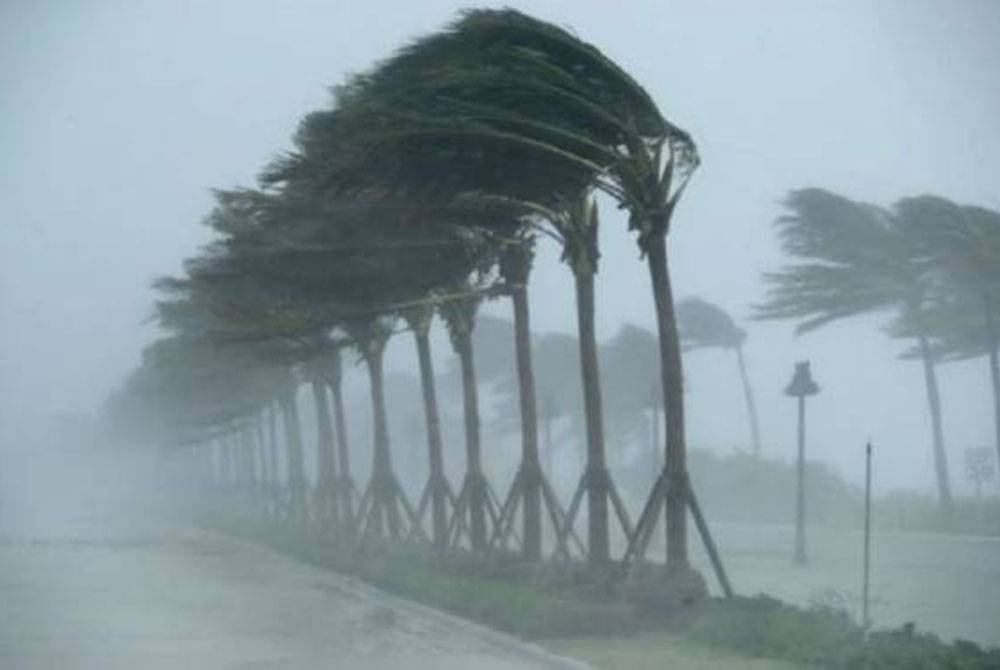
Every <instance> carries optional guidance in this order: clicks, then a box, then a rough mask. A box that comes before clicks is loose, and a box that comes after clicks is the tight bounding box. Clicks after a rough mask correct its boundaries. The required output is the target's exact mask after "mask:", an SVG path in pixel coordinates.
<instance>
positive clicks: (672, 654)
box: [542, 633, 802, 670]
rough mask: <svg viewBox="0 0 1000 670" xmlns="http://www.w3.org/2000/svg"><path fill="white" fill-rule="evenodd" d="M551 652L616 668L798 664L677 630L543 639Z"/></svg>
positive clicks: (769, 668) (700, 669)
mask: <svg viewBox="0 0 1000 670" xmlns="http://www.w3.org/2000/svg"><path fill="white" fill-rule="evenodd" d="M542 645H543V646H544V647H545V648H547V649H548V650H549V651H552V652H553V653H556V654H560V655H562V656H569V657H571V658H576V659H579V660H581V661H586V662H587V663H589V664H590V665H592V666H594V667H595V668H599V669H607V670H618V669H619V668H629V669H630V670H653V669H654V668H655V670H662V669H663V668H675V669H677V670H714V669H719V670H730V669H731V670H743V669H745V670H791V669H792V668H798V667H802V666H800V665H797V664H795V663H793V662H791V661H783V660H778V659H773V658H749V657H747V656H746V655H743V654H736V653H732V652H726V651H720V650H717V649H711V648H709V647H705V646H702V645H699V644H696V643H693V642H691V641H690V640H688V639H686V638H684V637H683V636H682V635H678V634H668V633H651V634H644V635H639V636H636V637H630V638H606V637H605V638H600V637H598V638H593V637H588V638H570V639H558V640H545V641H543V642H542Z"/></svg>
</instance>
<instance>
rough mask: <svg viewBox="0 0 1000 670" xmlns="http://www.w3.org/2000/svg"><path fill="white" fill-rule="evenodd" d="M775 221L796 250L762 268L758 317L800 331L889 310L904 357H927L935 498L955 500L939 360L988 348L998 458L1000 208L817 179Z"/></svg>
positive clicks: (985, 351) (787, 244)
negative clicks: (888, 200)
mask: <svg viewBox="0 0 1000 670" xmlns="http://www.w3.org/2000/svg"><path fill="white" fill-rule="evenodd" d="M785 206H786V208H787V213H786V214H785V215H784V216H782V217H781V218H780V219H778V221H777V227H778V232H779V236H780V238H781V242H782V246H783V248H784V250H785V252H786V253H788V254H789V255H790V256H792V257H793V258H794V259H795V262H794V263H793V264H790V265H788V266H786V267H784V268H782V269H780V270H778V271H776V272H771V273H768V274H766V275H765V281H766V282H767V284H768V286H769V289H768V294H767V297H766V300H765V301H764V302H763V303H762V304H761V305H759V306H757V308H756V314H755V316H756V317H757V318H760V319H796V320H799V323H798V325H797V326H796V332H797V333H806V332H810V331H812V330H815V329H817V328H819V327H821V326H823V325H826V324H828V323H831V322H834V321H837V320H840V319H844V318H848V317H852V316H857V315H861V314H866V313H873V312H887V313H889V314H890V315H891V319H890V321H889V322H888V324H887V325H886V331H887V333H888V334H889V335H890V336H891V337H893V338H898V339H905V340H908V341H910V342H911V343H912V345H911V346H910V347H909V348H908V349H907V350H905V351H904V352H903V354H902V356H901V357H902V358H904V359H916V360H919V361H920V362H921V364H922V366H923V371H924V382H925V386H926V391H927V402H928V408H929V411H930V418H931V446H932V449H933V456H934V466H935V474H936V478H937V491H938V498H939V500H940V503H941V504H942V506H944V507H945V508H946V509H947V508H950V507H951V500H952V494H951V484H950V478H949V470H948V458H947V453H946V450H945V441H944V426H943V419H942V415H941V399H940V389H939V385H938V380H937V372H936V366H937V364H938V363H940V362H944V361H951V360H962V359H969V358H977V357H980V356H986V358H987V361H988V365H989V374H990V380H991V384H992V389H993V401H994V418H995V425H996V449H997V456H998V458H1000V366H998V358H997V337H998V336H997V326H996V320H997V312H998V309H1000V212H996V211H992V210H988V209H984V208H981V207H973V206H963V205H959V204H956V203H954V202H951V201H949V200H947V199H944V198H941V197H937V196H919V197H911V198H903V199H901V200H899V201H898V202H896V203H895V204H894V205H893V206H892V207H891V208H883V207H879V206H876V205H872V204H868V203H863V202H856V201H853V200H850V199H848V198H846V197H844V196H841V195H838V194H835V193H831V192H829V191H825V190H822V189H818V188H809V189H802V190H797V191H792V192H791V193H790V194H789V195H788V198H787V199H786V201H785Z"/></svg>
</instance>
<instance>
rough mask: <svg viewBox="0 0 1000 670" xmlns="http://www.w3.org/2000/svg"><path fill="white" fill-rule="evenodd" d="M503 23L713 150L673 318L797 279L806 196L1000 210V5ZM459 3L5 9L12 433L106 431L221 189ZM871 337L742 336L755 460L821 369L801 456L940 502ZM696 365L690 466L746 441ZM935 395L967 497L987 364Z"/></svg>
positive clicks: (2, 339)
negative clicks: (781, 242) (570, 56)
mask: <svg viewBox="0 0 1000 670" xmlns="http://www.w3.org/2000/svg"><path fill="white" fill-rule="evenodd" d="M510 4H512V5H514V6H516V7H518V8H520V9H524V10H526V11H528V12H531V13H533V14H535V15H537V16H539V17H541V18H545V19H548V20H552V21H555V22H558V23H560V24H563V25H567V26H570V27H571V28H572V29H573V30H574V31H575V32H576V33H577V34H578V35H580V36H581V37H582V38H584V39H586V40H588V41H590V42H592V43H594V44H595V45H597V46H598V47H599V48H601V49H602V50H604V51H605V53H607V54H608V55H610V56H611V57H612V58H614V59H616V60H617V61H618V62H619V63H620V64H621V65H623V66H624V67H625V68H626V69H628V70H630V71H631V72H632V73H633V74H634V75H635V76H636V77H637V78H638V79H639V81H641V82H642V83H643V84H644V85H646V87H647V88H648V89H649V90H650V92H651V93H652V94H653V97H654V98H655V99H656V100H657V101H658V102H659V103H660V105H661V108H662V109H663V111H664V112H665V114H666V115H667V116H668V117H670V118H671V119H672V120H674V121H675V122H676V123H678V124H679V125H681V126H682V127H684V128H686V129H688V130H689V131H691V132H692V134H693V135H694V137H695V139H696V140H697V142H698V144H699V148H700V151H701V153H702V156H703V166H702V167H701V169H699V171H698V173H697V175H696V176H695V179H694V182H693V183H692V186H691V188H690V189H689V191H688V193H687V195H686V196H685V198H684V202H683V205H682V206H681V207H680V210H679V211H678V214H677V216H676V218H675V223H674V230H673V231H672V233H671V237H670V249H671V251H670V258H671V263H672V265H673V272H674V274H675V286H676V289H677V291H678V293H679V295H680V296H685V295H692V294H697V295H701V296H703V297H706V298H708V299H711V300H713V301H716V302H718V303H720V304H721V305H723V306H724V307H726V308H727V309H729V310H731V311H732V312H733V313H734V315H736V316H737V317H740V318H742V317H745V316H746V315H747V314H748V312H749V308H750V305H752V304H753V303H754V302H755V301H758V300H760V298H761V295H762V288H761V283H760V275H761V272H762V271H763V270H765V269H768V268H773V267H775V266H776V265H777V264H779V263H780V262H781V255H780V253H779V251H778V249H777V244H776V241H775V238H774V235H773V229H772V227H771V223H772V222H773V220H774V219H775V217H776V216H777V215H778V214H779V212H780V200H781V198H782V197H783V195H784V194H785V193H786V192H787V191H788V190H789V189H791V188H797V187H803V186H822V187H825V188H828V189H831V190H834V191H837V192H840V193H843V194H844V195H847V196H850V197H854V198H859V199H864V200H869V201H871V202H874V203H877V204H881V205H889V204H891V203H892V202H893V201H894V200H895V199H897V198H899V197H902V196H908V195H916V194H920V193H928V192H932V193H937V194H940V195H943V196H946V197H949V198H953V199H956V200H958V201H961V202H965V203H975V204H979V205H985V206H988V207H993V208H998V209H1000V178H998V176H1000V86H998V85H997V81H998V74H997V73H998V66H1000V40H998V39H997V36H998V35H1000V3H998V2H995V1H991V0H965V1H963V2H954V1H946V0H939V1H937V2H930V1H927V0H899V1H882V2H878V3H875V2H868V1H864V2H862V1H857V2H851V1H839V2H820V1H817V0H810V1H809V2H805V1H797V2H779V1H777V0H769V1H760V2H755V3H747V2H737V1H735V0H733V1H729V2H693V1H692V2H669V1H665V0H650V1H648V2H620V3H612V2H595V1H591V2H586V1H583V0H573V1H565V2H514V3H510ZM458 7H460V5H456V4H453V3H451V2H443V1H423V0H422V1H420V2H382V1H379V0H368V1H366V2H335V1H327V2H318V1H316V2H308V1H305V0H303V1H301V2H292V1H289V0H283V1H281V2H273V1H272V2H262V1H251V0H232V1H216V2H210V1H206V0H190V1H187V0H160V1H159V2H151V1H143V0H121V1H118V2H112V1H107V2H99V1H94V2H86V1H84V0H74V1H73V2H58V1H55V0H49V1H39V0H3V2H2V3H0V62H2V63H3V67H2V69H0V204H2V210H0V211H2V217H3V218H2V223H0V324H2V330H0V421H2V422H3V424H4V425H5V426H7V427H9V426H11V425H15V424H16V423H17V421H18V420H19V419H24V418H25V417H30V416H35V415H37V414H39V413H53V412H92V411H95V410H96V409H97V408H98V407H99V405H100V403H101V401H102V400H103V398H104V396H105V395H106V394H107V392H108V391H109V390H110V389H111V388H113V387H114V386H115V385H116V384H117V383H119V382H120V380H121V378H122V377H123V376H124V375H125V374H126V373H127V371H128V370H129V369H130V368H131V367H133V366H134V365H135V364H136V363H137V360H138V354H139V351H140V350H141V348H142V346H144V344H146V343H148V342H149V341H150V340H151V339H152V338H153V337H155V336H156V333H155V331H154V329H153V328H152V327H151V326H149V325H144V324H143V321H144V319H145V318H147V317H148V315H149V313H150V305H151V292H150V289H149V284H150V281H151V280H152V279H153V278H155V277H157V276H160V275H164V274H170V273H176V272H178V271H179V269H180V263H181V261H182V259H183V258H184V257H185V256H188V255H191V254H192V253H194V252H195V251H196V249H197V247H198V245H199V244H201V243H203V242H204V241H206V239H207V235H206V232H205V230H204V229H203V228H202V227H201V226H200V225H199V221H200V219H201V217H202V216H203V215H204V214H205V213H206V212H207V210H208V209H209V207H210V205H211V201H210V197H209V188H211V187H231V186H235V185H238V184H243V185H250V184H252V181H253V179H254V176H255V174H256V173H257V171H258V170H259V169H260V167H261V166H262V165H263V164H264V163H265V162H266V161H267V160H268V159H269V158H271V157H273V156H274V155H275V154H276V153H277V152H278V151H280V150H281V149H283V148H287V146H288V138H289V136H290V134H291V133H292V131H293V130H294V128H295V124H296V121H297V119H298V118H299V117H301V116H302V114H304V113H305V112H308V111H309V110H311V109H314V108H316V107H318V106H321V105H323V104H325V103H326V101H327V92H326V89H327V87H329V86H331V85H334V84H336V83H338V82H340V81H342V80H343V78H344V77H345V75H346V74H348V73H351V72H357V71H359V70H363V69H365V68H367V67H368V66H370V65H371V64H372V63H373V62H374V61H375V60H377V59H378V58H380V57H382V56H385V55H387V54H388V53H390V51H391V50H392V49H393V48H394V47H396V46H398V45H400V44H402V43H404V42H405V41H406V40H407V39H409V38H412V37H414V36H416V35H420V34H422V33H425V32H428V31H431V30H434V29H436V28H438V27H440V26H441V25H442V24H443V23H445V22H446V21H447V20H448V19H449V18H450V17H452V16H454V13H455V11H456V9H457V8H458ZM602 206H603V207H604V211H603V216H602V223H603V226H604V228H603V231H602V245H603V246H602V249H603V257H602V266H601V274H600V276H599V289H598V290H599V293H598V299H599V302H598V320H599V334H600V336H601V337H608V336H610V335H612V334H613V333H614V332H615V331H616V330H617V329H618V328H619V327H620V326H621V325H622V324H623V323H625V322H632V323H638V324H642V325H648V326H651V324H652V318H651V315H652V302H651V298H650V296H649V288H648V283H647V275H646V272H645V267H644V265H643V264H641V263H640V262H639V259H638V254H637V249H636V246H635V243H634V240H633V239H631V238H630V236H629V235H628V234H627V232H626V230H625V225H624V219H623V217H622V216H621V215H620V214H619V213H618V212H616V211H614V210H613V208H612V207H611V206H610V204H609V203H606V202H605V203H602ZM531 290H532V308H533V310H534V313H533V320H534V325H535V326H536V327H537V329H539V330H565V331H571V330H572V329H573V328H574V327H575V326H574V324H575V321H574V316H573V297H572V284H571V282H570V280H569V274H568V271H567V270H566V269H565V268H564V267H562V266H560V265H559V263H558V258H557V256H556V255H555V253H554V252H553V250H552V249H544V250H543V253H542V257H541V260H540V263H539V267H538V270H537V272H536V277H535V280H534V283H533V285H532V288H531ZM490 310H491V311H493V312H497V313H501V314H503V313H506V311H507V307H506V306H504V305H495V306H491V307H490ZM878 321H879V320H878V319H867V320H864V321H857V322H851V323H845V324H843V325H838V326H835V327H830V328H828V329H826V330H823V331H820V332H818V333H816V334H813V335H809V336H807V337H804V338H798V339H796V338H794V337H792V335H791V325H790V324H785V323H779V324H750V325H749V326H748V328H749V330H750V339H749V342H748V351H747V353H748V357H749V363H750V367H751V374H752V375H753V377H754V380H755V382H756V384H757V386H758V395H759V397H758V404H759V405H760V406H761V411H762V423H763V426H762V429H763V434H764V442H765V451H766V452H767V453H769V454H772V455H775V456H781V457H790V456H791V454H792V453H793V444H794V443H793V440H794V424H793V421H794V414H793V412H792V411H791V410H792V409H793V406H792V404H791V401H790V400H788V399H786V398H784V397H782V396H781V394H780V390H781V388H782V387H783V385H784V384H785V383H787V381H788V378H789V377H790V375H791V369H792V364H793V362H794V361H795V360H797V359H799V358H805V357H809V358H811V359H812V361H813V368H814V372H815V376H816V378H817V380H818V382H819V383H820V385H821V386H822V388H823V393H822V394H821V395H819V396H817V397H816V398H815V399H814V400H813V401H812V402H811V405H810V413H811V414H810V418H811V419H812V424H811V432H810V445H809V449H810V453H811V454H812V455H814V456H815V457H816V458H820V459H822V460H824V461H826V462H828V463H830V464H831V465H832V466H833V467H835V468H837V469H838V470H839V471H840V472H842V473H843V474H845V475H846V476H848V477H849V478H851V479H854V480H857V478H858V475H859V473H860V472H861V458H860V455H861V450H860V446H861V444H862V442H863V441H864V440H865V439H866V438H868V437H871V438H872V439H874V440H875V441H876V446H877V448H878V450H879V451H878V453H879V460H878V466H879V470H878V481H879V482H880V483H881V485H882V486H883V487H897V486H920V487H928V486H930V485H931V483H932V481H933V471H932V466H931V452H930V446H929V431H928V419H927V411H926V398H925V395H924V390H923V385H922V376H921V371H920V369H919V365H916V364H911V363H897V362H895V360H894V356H895V354H896V353H898V351H899V350H900V349H901V345H900V344H899V343H893V342H891V341H889V340H888V339H887V338H885V336H884V335H882V334H881V333H880V331H879V330H878ZM403 346H404V345H402V344H399V345H396V351H395V352H394V355H393V361H394V364H395V365H397V366H401V365H404V364H405V362H406V361H407V357H408V356H409V354H410V349H409V344H408V343H407V344H406V347H407V348H406V349H405V350H404V349H403V348H402V347H403ZM687 368H688V370H687V375H688V382H689V384H688V386H689V392H688V401H689V404H690V417H691V419H690V420H691V429H690V430H691V436H692V439H691V442H692V444H693V446H704V447H709V448H713V449H718V450H721V451H728V450H731V449H732V448H734V447H735V446H736V445H742V444H745V443H746V437H745V436H746V423H745V417H744V415H743V411H742V399H741V397H740V395H739V388H738V386H737V379H736V377H735V362H733V361H731V360H729V358H728V357H727V356H726V355H725V354H723V353H708V352H706V353H700V352H699V353H696V354H692V355H691V356H689V357H688V359H687ZM941 383H942V393H943V397H944V408H945V430H946V436H947V437H946V439H947V442H948V450H949V454H950V457H951V461H952V473H953V480H955V482H956V485H957V486H958V487H959V488H961V487H962V486H964V481H963V479H964V476H963V465H962V451H963V449H964V448H965V447H967V446H970V445H973V444H990V441H991V436H992V423H991V422H992V416H991V413H990V409H989V396H988V378H987V373H986V366H985V363H984V362H983V361H974V362H970V363H963V364H959V365H952V366H947V367H945V368H943V369H942V374H941ZM0 435H3V433H0ZM6 435H8V439H10V438H9V436H10V435H11V432H10V431H7V433H6Z"/></svg>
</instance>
